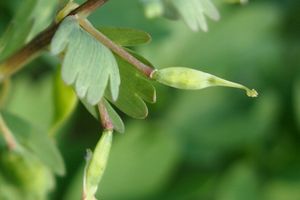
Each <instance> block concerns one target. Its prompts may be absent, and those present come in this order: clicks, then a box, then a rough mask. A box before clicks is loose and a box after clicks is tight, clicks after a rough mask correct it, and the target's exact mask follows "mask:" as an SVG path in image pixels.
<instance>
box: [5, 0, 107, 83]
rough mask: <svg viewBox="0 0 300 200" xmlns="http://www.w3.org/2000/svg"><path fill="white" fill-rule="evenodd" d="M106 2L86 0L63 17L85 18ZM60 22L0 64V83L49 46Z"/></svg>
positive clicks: (105, 0)
mask: <svg viewBox="0 0 300 200" xmlns="http://www.w3.org/2000/svg"><path fill="white" fill-rule="evenodd" d="M107 1H108V0H88V1H86V2H85V3H83V4H81V5H80V6H79V7H78V8H76V9H74V10H72V11H71V12H70V13H69V14H67V15H66V16H65V17H67V16H70V15H76V14H78V15H79V16H80V17H83V16H85V17H87V16H88V15H89V14H91V13H92V12H93V11H95V10H96V9H97V8H99V7H101V6H102V5H103V4H104V3H106V2H107ZM61 21H62V20H61ZM61 21H60V22H61ZM60 22H58V23H55V22H54V23H52V24H51V25H50V26H49V27H48V28H46V29H45V30H44V31H42V32H41V33H39V34H38V35H37V36H36V37H35V38H33V39H32V40H31V41H30V42H29V43H28V44H26V45H25V46H24V47H22V48H21V49H19V50H18V51H17V52H16V53H14V54H13V55H11V56H9V57H8V58H7V59H6V60H4V61H3V62H2V63H0V82H1V81H3V80H4V79H7V78H9V77H10V76H12V75H13V74H14V73H16V72H17V71H19V70H20V69H21V68H22V67H23V66H24V65H26V64H27V63H28V62H29V61H31V60H32V59H34V58H36V57H37V56H38V55H39V54H40V53H41V51H42V50H43V49H45V48H46V47H47V46H48V45H49V44H50V42H51V40H52V38H53V36H54V34H55V32H56V31H57V29H58V27H59V24H60Z"/></svg>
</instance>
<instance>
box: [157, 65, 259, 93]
mask: <svg viewBox="0 0 300 200" xmlns="http://www.w3.org/2000/svg"><path fill="white" fill-rule="evenodd" d="M152 78H153V79H155V80H156V81H158V82H160V83H162V84H164V85H168V86H171V87H174V88H178V89H186V90H199V89H204V88H207V87H213V86H224V87H233V88H239V89H243V90H245V91H246V93H247V95H248V96H249V97H257V95H258V94H257V92H256V91H255V90H254V89H252V90H251V89H249V88H247V87H245V86H243V85H241V84H238V83H234V82H231V81H227V80H225V79H222V78H219V77H217V76H214V75H211V74H208V73H205V72H201V71H198V70H194V69H190V68H185V67H169V68H165V69H161V70H156V71H155V72H154V73H153V74H152Z"/></svg>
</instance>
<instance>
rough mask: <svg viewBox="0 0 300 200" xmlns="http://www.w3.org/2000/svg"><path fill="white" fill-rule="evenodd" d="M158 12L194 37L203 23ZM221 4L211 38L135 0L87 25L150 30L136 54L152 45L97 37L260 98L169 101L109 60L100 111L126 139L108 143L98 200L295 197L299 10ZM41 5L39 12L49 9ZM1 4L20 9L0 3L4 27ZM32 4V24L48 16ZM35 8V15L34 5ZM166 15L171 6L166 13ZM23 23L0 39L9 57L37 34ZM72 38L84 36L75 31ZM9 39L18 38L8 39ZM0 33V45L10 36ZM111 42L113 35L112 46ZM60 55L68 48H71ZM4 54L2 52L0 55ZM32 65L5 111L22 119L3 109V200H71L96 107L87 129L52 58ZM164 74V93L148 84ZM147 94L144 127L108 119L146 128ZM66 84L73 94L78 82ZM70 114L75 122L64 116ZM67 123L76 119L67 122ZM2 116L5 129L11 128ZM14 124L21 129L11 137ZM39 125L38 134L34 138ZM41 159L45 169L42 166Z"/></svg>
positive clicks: (204, 94)
mask: <svg viewBox="0 0 300 200" xmlns="http://www.w3.org/2000/svg"><path fill="white" fill-rule="evenodd" d="M16 2H17V1H16ZM30 2H31V1H26V2H24V3H22V4H24V6H23V8H24V10H25V8H26V7H27V6H25V5H26V3H28V4H30ZM36 2H37V1H36ZM55 2H58V1H55ZM60 2H62V1H60ZM148 2H150V1H148ZM152 2H154V0H152ZM156 2H160V4H157V5H159V6H158V7H157V8H158V10H156V11H155V12H156V14H155V15H157V13H158V14H159V15H161V14H162V15H164V16H166V17H169V18H173V19H174V18H178V17H180V18H181V19H183V20H185V21H186V23H187V24H190V25H191V24H193V26H195V27H196V22H197V28H198V29H199V28H201V27H202V26H203V27H204V23H203V21H201V23H202V26H200V21H198V20H199V19H198V18H197V20H196V18H192V19H190V21H187V20H186V19H184V16H185V15H183V10H181V11H179V9H177V8H176V7H175V6H174V5H175V4H174V3H172V6H169V7H166V6H165V4H162V2H163V1H158V0H157V1H156ZM170 2H171V0H170ZM174 2H175V1H174ZM178 2H179V1H178ZM185 2H187V1H185ZM214 2H215V1H214ZM221 2H222V3H220V4H218V8H219V9H220V11H222V16H223V19H222V20H221V21H220V22H219V23H218V24H212V25H211V27H212V29H211V32H210V33H209V34H202V33H197V34H195V33H191V32H190V31H189V30H187V29H185V28H184V26H183V25H182V24H180V23H167V22H166V21H163V20H153V21H146V19H144V18H143V14H142V12H141V11H140V10H139V9H135V8H138V6H137V5H138V0H133V1H110V2H109V3H108V4H107V5H106V6H104V7H103V9H102V8H101V11H99V12H95V14H94V15H93V16H92V18H91V19H93V20H92V21H93V23H94V25H95V26H96V27H104V25H105V26H107V25H109V26H116V27H118V26H120V25H121V26H123V25H126V26H128V27H135V28H140V29H144V30H148V31H149V32H150V33H151V34H152V35H153V38H154V39H153V43H152V44H151V45H148V46H147V47H145V46H142V45H141V44H144V43H147V42H149V39H150V38H149V35H147V34H146V33H143V32H142V31H136V30H132V29H127V28H126V29H124V28H101V29H99V30H100V31H101V32H103V33H104V34H105V35H106V36H108V38H110V39H111V40H112V41H113V42H115V43H116V44H118V45H120V46H123V47H124V46H126V47H128V46H130V48H132V49H133V50H134V51H133V50H132V49H130V50H129V49H127V48H123V49H125V50H126V51H128V52H130V53H131V54H132V55H134V56H135V57H136V58H138V59H139V60H140V61H142V62H143V63H145V64H147V65H149V66H152V65H151V63H149V62H148V61H147V60H145V59H144V58H142V57H141V56H139V54H141V55H143V56H146V57H147V58H150V60H151V62H152V63H155V66H156V65H157V64H158V63H159V65H160V66H173V65H174V64H176V65H177V64H178V65H179V66H186V65H187V66H199V67H198V68H195V70H197V71H198V70H203V71H209V72H211V73H213V74H219V75H220V76H221V77H227V78H228V79H230V80H236V81H237V82H243V83H247V85H248V84H249V85H253V86H254V87H255V88H259V91H260V93H261V96H260V97H259V98H258V99H256V100H255V101H252V100H249V99H247V98H244V97H243V96H241V95H239V94H236V93H235V92H233V91H229V90H224V91H223V90H221V89H218V88H214V89H211V90H203V91H196V92H194V91H192V92H186V91H180V92H178V91H176V90H173V89H169V88H166V87H161V86H160V85H159V84H156V83H153V82H152V81H151V80H149V79H148V78H147V77H145V76H144V75H143V74H141V73H140V72H139V71H138V70H136V69H135V68H134V66H132V65H130V64H129V63H128V62H127V61H125V60H124V59H121V58H119V57H118V56H117V54H112V55H113V56H112V57H111V58H113V59H115V60H116V63H117V65H118V68H119V73H120V80H121V83H120V87H119V95H118V99H117V101H114V100H113V98H112V97H111V95H110V93H111V91H110V88H109V87H107V86H106V87H105V89H104V90H105V91H104V90H103V91H104V93H103V94H104V98H105V99H103V102H104V106H105V107H106V109H107V111H108V115H109V117H110V118H111V121H112V123H113V125H114V128H115V129H116V130H117V131H119V132H124V124H123V122H122V120H121V117H122V119H123V120H124V122H126V134H125V135H120V134H117V135H115V136H114V139H115V141H114V143H113V146H112V150H111V156H110V159H109V161H108V166H107V170H106V172H105V175H104V176H103V181H102V182H101V185H100V186H99V191H98V192H97V195H96V196H97V197H98V198H99V199H107V200H118V199H122V200H124V199H125V200H126V199H128V200H129V199H130V200H132V199H164V200H165V199H166V200H168V199H179V200H180V199H216V200H226V199H230V200H232V199H233V200H245V199H261V200H271V199H272V200H297V199H299V185H300V174H299V169H300V161H299V156H298V155H299V152H300V151H299V146H300V145H299V133H298V132H299V127H300V126H299V124H300V122H299V121H300V120H299V119H300V117H299V116H300V115H299V110H300V109H299V107H300V106H299V99H300V97H299V96H300V95H299V88H300V87H299V70H298V69H297V66H298V64H299V57H300V56H298V54H299V52H300V51H299V49H300V47H299V46H300V45H299V38H298V37H297V36H298V35H297V33H298V32H299V31H298V29H297V26H296V24H298V21H297V20H298V19H299V13H300V12H299V6H298V4H297V2H296V1H295V2H293V1H289V2H282V1H279V0H278V1H270V0H264V1H251V3H250V4H248V5H246V6H244V7H238V6H236V5H234V6H233V5H231V4H225V3H224V2H232V3H238V2H242V1H238V0H225V1H223V0H222V1H221ZM31 3H32V2H31ZM44 3H45V4H47V2H46V1H45V2H44ZM277 3H278V4H277ZM8 4H9V5H10V6H11V7H12V8H14V7H16V5H17V4H15V3H14V1H3V2H1V3H0V12H1V16H2V15H6V18H3V19H7V18H9V16H11V15H12V14H13V13H12V12H11V11H10V10H8V9H7V8H8V7H9V6H8ZM20 5H21V4H20ZM33 5H34V6H33ZM37 5H38V4H34V3H33V4H31V7H32V9H29V7H30V6H29V5H28V8H27V9H26V10H27V11H26V12H28V13H30V12H32V13H33V10H35V11H37V12H35V11H34V13H35V14H34V15H39V16H38V17H37V20H38V18H41V19H42V18H44V16H41V14H36V13H43V10H45V9H46V6H45V7H44V9H42V10H41V9H36V8H37V7H36V6H37ZM39 5H41V6H42V3H41V1H40V3H39ZM51 5H54V3H53V2H52V3H51ZM178 5H179V4H178ZM42 7H43V6H42ZM48 8H49V10H51V9H52V6H50V2H49V6H48V7H47V9H46V10H47V11H49V10H48ZM166 8H169V10H168V12H166V11H167V10H165V9H166ZM194 8H196V6H194V7H193V9H194ZM190 9H191V10H192V11H193V9H192V8H190ZM38 11H39V12H38ZM169 11H170V12H171V13H170V12H169ZM47 13H48V12H47ZM175 14H176V15H175ZM189 14H192V12H190V13H189ZM203 15H206V13H205V12H204V11H203V10H202V11H201V16H202V17H201V19H202V20H203V19H204V17H203ZM27 17H28V15H26V13H25V15H23V18H22V19H21V21H22V22H23V24H20V25H19V26H17V27H15V28H16V30H15V31H16V37H14V38H15V39H14V40H13V42H10V40H11V39H2V40H1V44H4V43H5V44H7V45H10V44H11V45H13V44H12V43H15V41H16V46H18V47H14V48H19V47H20V46H22V44H24V42H25V41H28V40H27V39H26V38H30V37H32V36H33V35H34V34H35V33H36V31H37V30H38V29H40V28H36V29H35V28H34V29H35V30H36V31H33V29H32V27H34V26H35V24H31V25H30V27H28V28H26V27H25V28H24V29H23V30H21V29H22V27H23V25H24V26H25V25H26V24H27V25H28V23H27ZM1 19H2V18H1ZM3 21H5V20H3ZM46 21H47V20H42V21H41V24H40V25H39V26H38V27H45V26H46V25H47V23H46ZM1 23H3V22H1ZM5 23H6V22H5ZM5 23H4V24H5ZM76 23H77V22H76ZM198 23H199V24H198ZM205 23H206V21H205ZM27 25H26V26H27ZM152 25H153V26H152ZM76 26H77V25H76ZM253 27H255V28H253ZM19 28H20V29H19ZM61 28H62V26H61ZM77 29H78V27H77ZM79 29H80V30H81V31H84V30H83V29H82V28H81V27H79ZM18 31H21V32H20V33H17V32H18ZM23 31H24V32H23ZM8 33H9V34H8ZM21 33H24V34H21ZM7 34H8V35H9V36H11V37H13V35H15V34H13V32H7ZM7 34H6V36H5V37H3V38H6V37H7V38H8V35H7ZM18 34H21V35H18ZM118 34H121V36H120V37H118ZM17 35H18V37H17ZM81 36H82V35H81ZM88 36H89V37H91V35H88ZM279 36H280V37H279ZM22 38H23V39H22ZM69 39H70V37H68V38H67V40H69ZM67 40H65V41H67ZM17 41H21V42H17ZM2 42H4V43H2ZM17 43H18V44H17ZM98 43H99V42H98ZM99 44H100V45H102V44H101V43H99ZM136 45H139V46H136ZM13 46H14V45H13ZM66 46H68V47H67V48H69V45H66ZM1 47H2V48H3V47H4V46H1ZM1 47H0V48H1ZM14 48H12V49H14ZM3 50H4V51H6V48H4V49H3ZM65 50H66V51H65ZM0 51H1V50H0ZM4 51H2V52H4ZM13 51H14V50H12V52H13ZM68 51H69V50H68V49H63V50H62V51H61V52H60V54H59V57H62V58H63V57H64V56H65V55H66V54H65V53H68ZM135 52H137V53H135ZM5 54H6V53H5ZM3 55H4V54H2V55H0V57H2V56H3ZM84 64H85V63H84ZM30 66H31V67H29V68H26V69H24V70H23V71H22V73H20V74H18V75H16V76H15V77H14V78H13V79H12V87H11V88H12V90H11V92H10V93H9V95H8V101H6V104H4V107H3V109H4V110H7V111H9V112H10V113H17V114H18V116H20V117H15V116H14V115H12V114H9V113H7V112H4V111H3V110H1V114H2V113H3V115H4V118H5V120H6V123H7V124H8V125H9V128H10V129H11V130H12V132H13V134H14V136H15V137H16V139H17V140H18V142H19V143H20V145H22V148H23V150H22V151H8V150H6V149H4V147H5V145H6V143H5V141H4V140H3V139H2V135H0V138H1V139H0V199H8V200H10V199H12V200H19V199H25V200H27V199H28V200H32V199H41V200H43V199H66V200H68V199H70V200H74V199H80V197H81V191H82V177H83V167H84V162H83V160H84V159H83V154H84V151H85V149H86V148H88V147H93V146H95V143H96V141H98V140H99V135H98V134H95V133H98V132H99V122H100V117H99V115H100V114H99V110H98V107H97V106H94V105H92V104H90V103H89V102H87V99H82V100H81V101H82V102H83V103H84V105H85V106H86V107H87V108H88V110H89V111H90V112H91V114H92V115H94V116H95V117H96V118H97V121H96V122H95V121H94V120H90V119H91V118H88V116H87V114H86V112H85V110H84V109H82V106H81V105H80V104H76V102H77V97H76V96H75V93H74V92H72V90H71V88H70V87H69V86H65V85H64V83H63V82H62V81H61V80H60V79H59V77H60V72H61V70H60V69H59V68H58V69H57V70H55V73H56V75H55V76H53V74H55V73H54V70H52V69H54V68H55V67H56V66H57V63H53V57H51V58H49V55H48V54H47V55H45V56H43V57H41V58H39V59H37V60H36V61H35V62H34V63H33V64H31V65H30ZM85 66H86V64H85ZM207 66H209V67H207ZM167 69H168V68H167V67H166V68H161V70H159V71H158V72H155V73H157V74H156V77H155V76H154V77H155V78H156V79H157V80H159V81H161V82H163V80H167V84H168V85H170V84H169V81H170V80H169V79H170V77H171V76H169V75H168V76H167V79H165V77H163V78H157V75H161V74H159V73H162V72H163V70H167ZM176 70H179V69H176ZM198 73H199V74H202V73H201V72H194V73H191V74H190V75H189V76H184V74H180V75H182V76H183V78H182V77H181V76H176V77H175V78H177V79H179V78H180V77H181V78H182V80H185V81H184V82H185V83H186V80H187V79H190V78H191V77H196V76H197V74H198ZM154 75H155V74H154ZM202 75H203V74H202ZM128 76H129V77H131V78H128ZM53 77H55V78H53ZM195 80H198V79H195ZM172 83H173V82H172ZM210 83H212V82H210ZM215 83H216V82H214V84H215ZM176 84H178V82H175V86H176ZM107 85H109V84H107ZM154 85H155V86H156V87H157V92H158V95H157V96H158V101H157V104H155V105H153V106H152V105H151V106H150V110H151V113H152V114H151V115H150V118H149V119H148V120H147V121H146V122H141V121H137V120H132V119H129V117H127V116H125V115H120V116H121V117H120V116H119V114H118V113H117V112H116V111H115V110H114V109H119V110H121V111H123V112H124V113H126V114H128V115H129V116H131V117H134V118H144V117H145V116H146V115H147V112H148V108H147V106H146V104H145V102H154V100H155V97H156V92H155V89H154V87H153V86H154ZM72 86H73V87H74V88H75V91H76V84H75V85H74V84H73V85H72ZM198 86H199V85H198ZM188 89H191V88H188ZM121 99H123V100H121ZM118 101H119V102H118ZM144 101H145V102H144ZM133 102H134V103H133ZM76 105H78V106H76ZM76 107H77V109H76V112H73V111H74V110H75V108H76ZM70 114H73V117H72V118H71V119H68V118H69V117H70ZM8 116H11V117H10V118H14V120H9V119H8V118H9V117H8ZM20 118H22V119H20ZM23 119H26V121H28V122H24V121H25V120H23ZM10 121H11V122H10ZM14 121H15V122H14ZM12 122H14V123H12ZM24 123H25V124H26V126H25V125H24ZM20 124H21V126H22V127H23V125H24V127H25V128H24V127H23V128H22V130H21V128H18V127H21V126H20ZM12 126H13V127H12ZM36 126H38V127H39V128H42V130H44V131H36V128H35V127H36ZM14 127H15V128H14ZM26 127H30V130H31V128H32V130H34V132H35V133H31V131H26V130H27V129H28V130H29V128H26ZM47 130H48V131H49V130H51V132H52V133H54V132H57V130H60V132H62V133H64V134H62V135H59V137H55V138H49V137H48V136H46V133H47ZM27 132H29V134H27ZM27 138H28V139H27ZM29 140H32V141H33V142H34V143H35V144H31V143H30V142H28V141H29ZM52 140H55V144H57V145H58V146H59V147H60V149H61V151H62V153H63V155H64V159H65V161H66V167H67V168H66V169H67V173H66V174H65V177H63V179H60V180H59V181H58V182H57V183H58V184H56V188H55V190H53V189H54V186H55V184H54V182H53V178H54V176H53V174H54V173H53V171H57V172H58V171H60V170H58V169H56V167H57V166H55V167H54V166H53V163H54V161H53V160H56V161H55V163H56V165H60V164H59V163H60V162H61V161H59V159H57V149H56V150H55V151H56V153H54V151H53V149H52V147H49V146H53V142H52ZM41 141H42V142H41ZM45 141H46V142H45ZM49 143H50V144H49ZM51 149H52V150H51ZM37 151H38V152H37ZM48 154H49V155H50V158H49V160H52V161H45V158H47V159H48ZM54 154H56V156H55V155H54ZM45 155H46V156H45ZM42 156H43V157H44V160H43V158H42ZM55 157H56V158H55ZM59 157H61V156H59ZM90 178H96V177H90ZM96 182H97V181H96ZM95 185H96V184H94V186H95ZM51 191H52V193H51V196H49V193H50V192H51Z"/></svg>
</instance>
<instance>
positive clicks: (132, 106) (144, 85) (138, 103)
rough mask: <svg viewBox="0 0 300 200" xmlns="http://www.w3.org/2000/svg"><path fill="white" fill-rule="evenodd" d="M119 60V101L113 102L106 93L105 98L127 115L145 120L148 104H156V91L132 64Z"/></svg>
mask: <svg viewBox="0 0 300 200" xmlns="http://www.w3.org/2000/svg"><path fill="white" fill-rule="evenodd" d="M116 58H117V61H118V64H119V69H120V74H121V85H120V93H119V98H118V99H117V101H113V99H112V97H111V94H109V92H107V93H106V95H105V97H106V98H107V99H108V100H109V101H110V102H111V103H112V104H114V105H115V106H116V107H117V108H119V109H120V110H121V111H123V112H124V113H126V114H127V115H129V116H131V117H133V118H137V119H144V118H146V117H147V115H148V108H147V105H146V103H145V102H144V100H145V101H147V102H149V103H155V101H156V91H155V88H154V87H153V85H152V84H151V82H150V81H149V80H148V79H147V78H146V77H145V76H143V75H142V74H141V73H140V72H139V71H137V70H136V69H135V68H134V67H133V66H132V65H131V64H129V63H128V62H126V61H124V60H123V59H121V58H118V57H116Z"/></svg>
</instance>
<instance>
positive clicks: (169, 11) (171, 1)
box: [142, 0, 220, 31]
mask: <svg viewBox="0 0 300 200" xmlns="http://www.w3.org/2000/svg"><path fill="white" fill-rule="evenodd" d="M142 2H144V4H145V5H146V15H148V16H150V17H153V16H156V15H164V16H165V17H167V18H169V19H178V18H182V19H183V21H184V22H185V23H186V24H187V25H188V26H189V27H190V28H191V29H192V30H193V31H198V30H199V29H202V30H203V31H208V26H207V22H206V19H205V15H206V16H208V17H209V18H211V19H213V20H219V18H220V14H219V12H218V10H217V9H216V7H215V6H214V5H213V3H212V2H211V0H189V1H186V0H142Z"/></svg>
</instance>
